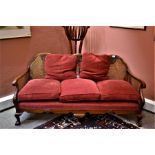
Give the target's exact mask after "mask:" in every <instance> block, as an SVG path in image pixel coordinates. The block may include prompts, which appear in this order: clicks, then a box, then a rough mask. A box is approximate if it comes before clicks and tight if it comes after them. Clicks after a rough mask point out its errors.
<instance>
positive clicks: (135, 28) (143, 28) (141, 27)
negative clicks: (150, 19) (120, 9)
mask: <svg viewBox="0 0 155 155" xmlns="http://www.w3.org/2000/svg"><path fill="white" fill-rule="evenodd" d="M111 27H114V28H123V29H132V30H143V31H145V30H146V26H111Z"/></svg>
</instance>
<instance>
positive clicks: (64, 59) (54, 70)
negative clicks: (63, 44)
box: [45, 54, 77, 81]
mask: <svg viewBox="0 0 155 155" xmlns="http://www.w3.org/2000/svg"><path fill="white" fill-rule="evenodd" d="M76 63H77V57H76V56H75V55H71V54H48V55H47V56H46V58H45V73H46V75H45V78H46V79H56V80H59V81H62V80H65V79H73V78H76Z"/></svg>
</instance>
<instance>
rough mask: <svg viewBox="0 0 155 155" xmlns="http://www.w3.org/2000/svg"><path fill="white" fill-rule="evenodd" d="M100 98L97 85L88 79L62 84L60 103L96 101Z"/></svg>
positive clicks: (68, 81)
mask: <svg viewBox="0 0 155 155" xmlns="http://www.w3.org/2000/svg"><path fill="white" fill-rule="evenodd" d="M99 98H100V93H99V90H98V88H97V86H96V83H95V82H94V81H92V80H88V79H80V78H79V79H70V80H64V81H62V82H61V95H60V101H62V102H70V101H85V100H87V101H94V100H98V99H99Z"/></svg>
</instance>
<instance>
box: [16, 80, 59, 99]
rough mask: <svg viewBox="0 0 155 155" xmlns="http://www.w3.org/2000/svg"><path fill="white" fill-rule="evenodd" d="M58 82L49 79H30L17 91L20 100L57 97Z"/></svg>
mask: <svg viewBox="0 0 155 155" xmlns="http://www.w3.org/2000/svg"><path fill="white" fill-rule="evenodd" d="M59 95H60V82H59V81H57V80H50V79H33V80H30V81H29V82H28V83H27V84H26V85H25V86H24V87H23V88H22V89H21V90H20V91H19V93H18V99H19V100H20V101H31V100H49V99H50V100H51V99H58V98H59Z"/></svg>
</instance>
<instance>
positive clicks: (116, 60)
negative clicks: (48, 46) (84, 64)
mask: <svg viewBox="0 0 155 155" xmlns="http://www.w3.org/2000/svg"><path fill="white" fill-rule="evenodd" d="M47 54H50V53H40V54H38V55H37V56H36V57H35V58H34V59H33V60H32V61H31V63H30V66H29V69H30V77H31V78H32V79H41V78H44V76H45V71H44V62H45V57H46V55H47ZM77 56H78V62H79V63H80V61H81V60H82V59H81V55H77ZM78 66H80V65H78ZM77 70H79V69H78V68H77ZM127 70H128V67H127V64H126V63H125V62H124V61H123V59H122V58H120V57H119V56H116V55H111V64H110V68H109V72H108V77H109V79H117V80H124V79H126V76H127Z"/></svg>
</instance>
